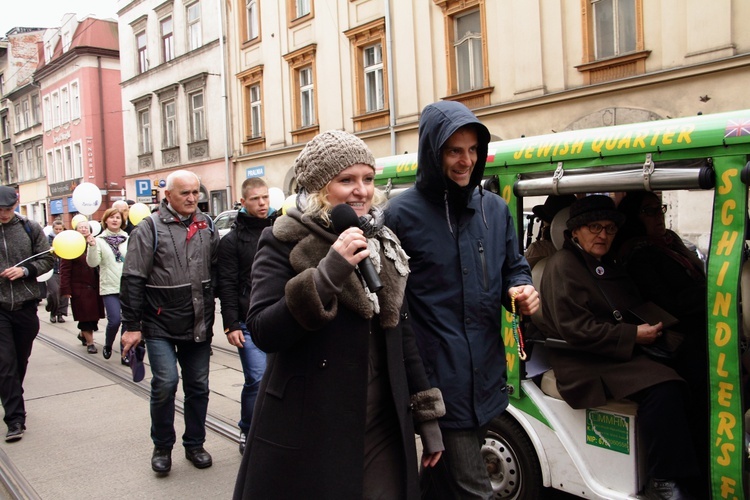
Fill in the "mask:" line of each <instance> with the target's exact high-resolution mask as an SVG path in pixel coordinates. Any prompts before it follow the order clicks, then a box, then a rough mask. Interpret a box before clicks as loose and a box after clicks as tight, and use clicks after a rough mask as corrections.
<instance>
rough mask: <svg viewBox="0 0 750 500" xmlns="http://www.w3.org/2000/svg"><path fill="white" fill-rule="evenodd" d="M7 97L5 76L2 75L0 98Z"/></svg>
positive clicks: (0, 74)
mask: <svg viewBox="0 0 750 500" xmlns="http://www.w3.org/2000/svg"><path fill="white" fill-rule="evenodd" d="M3 95H5V75H4V74H2V73H0V97H2V96H3Z"/></svg>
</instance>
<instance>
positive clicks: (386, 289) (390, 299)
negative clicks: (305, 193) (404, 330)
mask: <svg viewBox="0 0 750 500" xmlns="http://www.w3.org/2000/svg"><path fill="white" fill-rule="evenodd" d="M385 229H386V230H388V229H387V228H385ZM388 231H390V230H388ZM391 234H392V233H391ZM273 235H274V236H275V237H276V238H277V239H278V240H279V241H282V242H284V243H292V244H294V248H293V249H292V251H291V252H290V254H289V263H290V264H291V265H292V268H293V269H294V271H295V272H296V273H298V274H299V273H300V272H302V271H304V270H305V269H309V268H314V267H317V265H318V263H319V262H320V261H321V260H322V259H323V258H324V257H325V256H326V254H327V253H328V250H329V249H330V248H331V245H332V244H333V242H334V241H335V239H336V235H334V234H333V233H330V232H328V231H326V230H325V229H324V228H322V227H320V226H319V225H318V224H316V223H315V222H312V221H311V220H309V219H308V218H307V217H304V216H302V215H301V214H300V213H299V212H298V211H297V210H289V211H288V212H287V215H285V216H282V217H279V218H278V219H277V220H276V222H275V223H274V225H273ZM393 238H394V239H395V235H393ZM395 241H398V240H397V239H395ZM381 243H382V240H381ZM383 248H385V247H384V246H383V245H381V251H380V262H381V269H380V281H381V282H382V283H383V288H382V289H381V290H380V291H379V292H378V293H377V297H378V302H379V305H380V316H379V317H380V325H381V326H382V327H383V328H384V329H385V328H394V327H396V326H397V325H398V323H399V321H400V311H401V305H402V303H403V300H404V289H405V288H406V280H407V277H408V275H404V276H402V275H401V274H400V273H399V272H398V271H397V270H396V266H395V264H394V260H393V258H392V257H388V256H387V253H388V252H387V251H384V250H383ZM338 300H339V303H340V304H341V305H343V306H344V307H346V308H347V309H350V310H352V311H354V312H356V313H357V314H359V315H360V316H362V317H363V318H365V319H372V318H373V316H374V315H375V314H374V311H373V303H372V301H371V300H370V299H369V298H368V297H367V293H366V292H365V290H364V287H363V286H362V283H361V282H360V280H359V277H358V276H357V273H351V274H350V275H349V276H348V277H347V278H346V281H345V282H344V286H343V290H342V291H341V293H340V294H339V295H338Z"/></svg>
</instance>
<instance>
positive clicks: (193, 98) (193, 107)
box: [190, 92, 206, 142]
mask: <svg viewBox="0 0 750 500" xmlns="http://www.w3.org/2000/svg"><path fill="white" fill-rule="evenodd" d="M190 136H191V137H190V139H191V140H192V142H197V141H202V140H204V139H205V138H206V122H205V115H204V113H203V92H195V93H193V94H190Z"/></svg>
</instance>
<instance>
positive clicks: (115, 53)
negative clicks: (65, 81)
mask: <svg viewBox="0 0 750 500" xmlns="http://www.w3.org/2000/svg"><path fill="white" fill-rule="evenodd" d="M85 56H100V57H107V58H110V59H117V60H118V61H119V60H120V51H119V50H114V49H105V48H102V47H73V48H71V49H70V50H69V51H67V52H66V53H64V54H63V55H61V56H60V57H58V58H57V59H53V60H51V61H50V62H48V63H47V64H45V65H44V66H42V67H41V68H39V69H37V70H36V71H35V72H34V80H36V81H39V80H41V79H42V78H45V77H47V76H49V75H51V74H54V73H55V72H56V71H57V70H59V69H62V68H63V67H65V66H66V65H67V64H68V63H70V62H71V61H74V60H75V59H78V58H81V57H85Z"/></svg>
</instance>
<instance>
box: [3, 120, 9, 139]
mask: <svg viewBox="0 0 750 500" xmlns="http://www.w3.org/2000/svg"><path fill="white" fill-rule="evenodd" d="M2 134H3V140H6V139H10V123H9V122H8V115H3V117H2Z"/></svg>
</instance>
